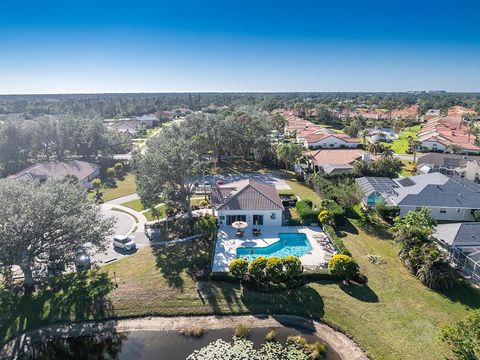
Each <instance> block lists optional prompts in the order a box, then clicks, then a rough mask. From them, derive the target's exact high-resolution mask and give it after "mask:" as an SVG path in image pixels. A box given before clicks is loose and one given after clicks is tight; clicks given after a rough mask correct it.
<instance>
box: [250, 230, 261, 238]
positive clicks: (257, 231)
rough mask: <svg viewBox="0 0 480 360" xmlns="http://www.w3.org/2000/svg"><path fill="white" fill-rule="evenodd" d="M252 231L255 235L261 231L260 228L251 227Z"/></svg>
mask: <svg viewBox="0 0 480 360" xmlns="http://www.w3.org/2000/svg"><path fill="white" fill-rule="evenodd" d="M252 233H253V235H255V236H259V235H260V233H261V230H260V229H259V228H253V229H252Z"/></svg>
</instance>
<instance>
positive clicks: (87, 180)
mask: <svg viewBox="0 0 480 360" xmlns="http://www.w3.org/2000/svg"><path fill="white" fill-rule="evenodd" d="M99 175H100V169H97V170H95V171H94V172H93V173H91V174H90V175H89V176H88V177H86V178H85V179H83V180H80V184H82V185H83V186H85V187H86V188H87V189H92V188H93V186H92V181H93V179H95V178H96V177H98V176H99Z"/></svg>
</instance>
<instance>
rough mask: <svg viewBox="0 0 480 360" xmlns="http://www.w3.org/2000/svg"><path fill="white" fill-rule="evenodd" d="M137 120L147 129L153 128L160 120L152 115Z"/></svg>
mask: <svg viewBox="0 0 480 360" xmlns="http://www.w3.org/2000/svg"><path fill="white" fill-rule="evenodd" d="M135 120H136V121H138V122H140V123H141V124H143V125H144V126H146V127H152V126H153V125H155V122H157V121H158V118H157V117H156V116H155V115H153V114H150V115H142V116H137V117H136V118H135Z"/></svg>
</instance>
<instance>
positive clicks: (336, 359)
mask: <svg viewBox="0 0 480 360" xmlns="http://www.w3.org/2000/svg"><path fill="white" fill-rule="evenodd" d="M271 329H275V332H276V334H277V336H276V339H277V341H278V342H279V343H281V344H285V342H286V339H287V336H289V335H299V334H300V335H302V336H304V337H305V338H306V339H307V340H309V341H319V340H320V341H322V339H320V338H318V337H317V336H315V335H313V334H312V333H310V332H306V331H304V330H299V329H293V328H286V327H276V328H254V329H251V330H250V336H249V338H248V339H249V340H250V341H251V342H253V344H254V347H255V348H260V347H261V346H262V344H264V343H265V334H266V333H267V332H268V331H270V330H271ZM232 334H233V330H232V329H231V328H228V329H219V330H207V332H206V333H205V334H204V335H203V336H202V337H199V338H195V337H189V336H184V335H180V334H179V333H178V332H176V331H131V332H121V333H108V334H97V335H95V336H78V337H71V338H53V339H50V340H45V341H38V342H34V343H33V344H31V345H30V346H29V348H28V349H25V350H24V352H23V353H22V354H21V355H20V356H18V359H36V360H44V359H45V360H46V359H48V360H51V359H61V360H70V359H92V360H93V359H95V360H104V359H105V360H106V359H118V360H127V359H128V360H131V359H136V360H160V359H168V360H185V359H186V358H187V357H188V356H189V355H190V354H192V353H193V352H194V351H195V350H198V349H201V348H204V347H205V346H208V345H209V344H211V343H212V342H215V341H216V340H218V339H223V340H225V341H229V342H231V341H232ZM322 342H323V343H325V341H322ZM325 359H327V360H340V356H339V355H338V354H337V353H335V352H334V351H333V350H332V349H331V348H330V347H329V348H328V350H327V353H326V356H325Z"/></svg>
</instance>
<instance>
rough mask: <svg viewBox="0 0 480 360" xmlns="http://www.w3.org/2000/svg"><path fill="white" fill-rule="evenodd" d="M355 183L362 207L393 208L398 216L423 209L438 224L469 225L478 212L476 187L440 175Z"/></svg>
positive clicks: (479, 195)
mask: <svg viewBox="0 0 480 360" xmlns="http://www.w3.org/2000/svg"><path fill="white" fill-rule="evenodd" d="M356 182H357V183H358V184H359V185H360V187H361V189H362V191H363V193H364V198H363V205H364V206H366V207H373V206H376V205H377V204H379V203H385V204H388V205H394V206H398V207H399V208H400V214H401V215H405V214H406V213H407V212H408V211H415V210H418V209H420V208H422V207H426V208H428V209H430V211H431V214H432V216H433V217H434V218H435V219H437V220H448V221H472V220H474V218H473V213H474V212H475V210H478V209H480V185H479V184H477V183H475V182H473V181H469V180H465V179H461V178H458V177H457V178H452V177H449V176H447V175H444V174H441V173H431V174H425V175H416V176H410V177H403V178H397V179H390V178H385V177H362V178H359V179H356Z"/></svg>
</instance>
